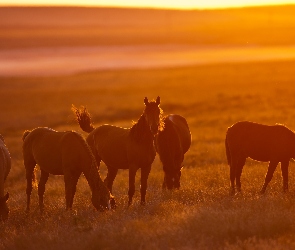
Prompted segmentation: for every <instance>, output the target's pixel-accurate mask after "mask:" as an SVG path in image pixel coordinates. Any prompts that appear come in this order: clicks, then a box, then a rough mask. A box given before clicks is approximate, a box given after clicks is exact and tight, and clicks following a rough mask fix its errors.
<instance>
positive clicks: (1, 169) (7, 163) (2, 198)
mask: <svg viewBox="0 0 295 250" xmlns="http://www.w3.org/2000/svg"><path fill="white" fill-rule="evenodd" d="M10 169H11V158H10V154H9V151H8V149H7V147H6V145H5V141H4V137H3V136H2V135H1V134H0V220H1V221H5V220H7V219H8V214H9V209H8V206H7V203H6V202H7V200H8V198H9V193H8V192H7V193H6V194H5V195H4V182H5V180H6V178H7V176H8V174H9V172H10Z"/></svg>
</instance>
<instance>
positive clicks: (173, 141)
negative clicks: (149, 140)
mask: <svg viewBox="0 0 295 250" xmlns="http://www.w3.org/2000/svg"><path fill="white" fill-rule="evenodd" d="M190 145H191V133H190V130H189V127H188V124H187V121H186V119H185V118H184V117H182V116H180V115H168V116H166V117H165V119H164V129H163V130H162V131H159V133H158V135H157V136H156V140H155V147H156V151H157V152H158V154H159V156H160V160H161V162H162V164H163V170H164V182H163V188H166V187H167V188H168V189H172V188H179V187H180V176H181V169H182V162H183V159H184V154H185V153H186V152H187V151H188V149H189V148H190Z"/></svg>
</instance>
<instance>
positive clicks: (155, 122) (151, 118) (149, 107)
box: [143, 96, 162, 135]
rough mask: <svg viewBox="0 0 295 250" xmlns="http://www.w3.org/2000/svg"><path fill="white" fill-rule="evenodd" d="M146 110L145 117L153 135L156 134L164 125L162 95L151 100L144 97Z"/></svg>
mask: <svg viewBox="0 0 295 250" xmlns="http://www.w3.org/2000/svg"><path fill="white" fill-rule="evenodd" d="M144 104H145V110H144V113H143V114H144V118H145V121H146V123H147V124H148V126H149V129H150V131H151V133H152V134H153V135H156V134H157V133H158V131H159V129H161V126H162V121H161V120H162V109H161V108H160V97H159V96H158V97H157V99H156V101H150V102H149V100H148V99H147V97H145V98H144Z"/></svg>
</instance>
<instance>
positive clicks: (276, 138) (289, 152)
mask: <svg viewBox="0 0 295 250" xmlns="http://www.w3.org/2000/svg"><path fill="white" fill-rule="evenodd" d="M225 147H226V155H227V161H228V164H229V165H230V182H231V194H234V193H235V181H236V187H237V191H241V180H240V178H241V174H242V170H243V166H244V165H245V162H246V158H247V157H250V158H252V159H254V160H257V161H263V162H269V166H268V171H267V174H266V176H265V181H264V184H263V186H262V189H261V191H260V192H261V193H264V192H265V190H266V187H267V185H268V183H269V182H270V181H271V179H272V176H273V173H274V171H275V169H276V167H277V165H278V163H279V162H280V163H281V171H282V176H283V191H287V190H288V167H289V161H290V159H291V158H295V134H294V132H292V131H291V130H290V129H288V128H287V127H285V126H283V125H274V126H268V125H262V124H258V123H253V122H248V121H244V122H238V123H236V124H234V125H232V126H231V127H229V128H228V129H227V133H226V139H225Z"/></svg>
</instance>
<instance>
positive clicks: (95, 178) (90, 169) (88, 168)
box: [78, 135, 103, 193]
mask: <svg viewBox="0 0 295 250" xmlns="http://www.w3.org/2000/svg"><path fill="white" fill-rule="evenodd" d="M78 138H80V139H81V142H82V144H83V145H84V147H85V149H86V154H87V155H88V157H90V159H89V160H90V161H89V162H88V164H87V163H86V162H83V163H82V164H83V174H84V176H85V178H86V180H87V182H88V185H89V187H90V189H91V191H92V193H93V192H95V191H97V190H98V189H99V186H100V184H101V183H103V182H102V180H101V178H100V174H99V171H98V169H97V163H96V160H95V158H94V155H93V154H92V151H91V149H90V147H89V146H88V144H87V143H86V142H85V141H84V139H83V138H82V137H81V136H80V135H78Z"/></svg>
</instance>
